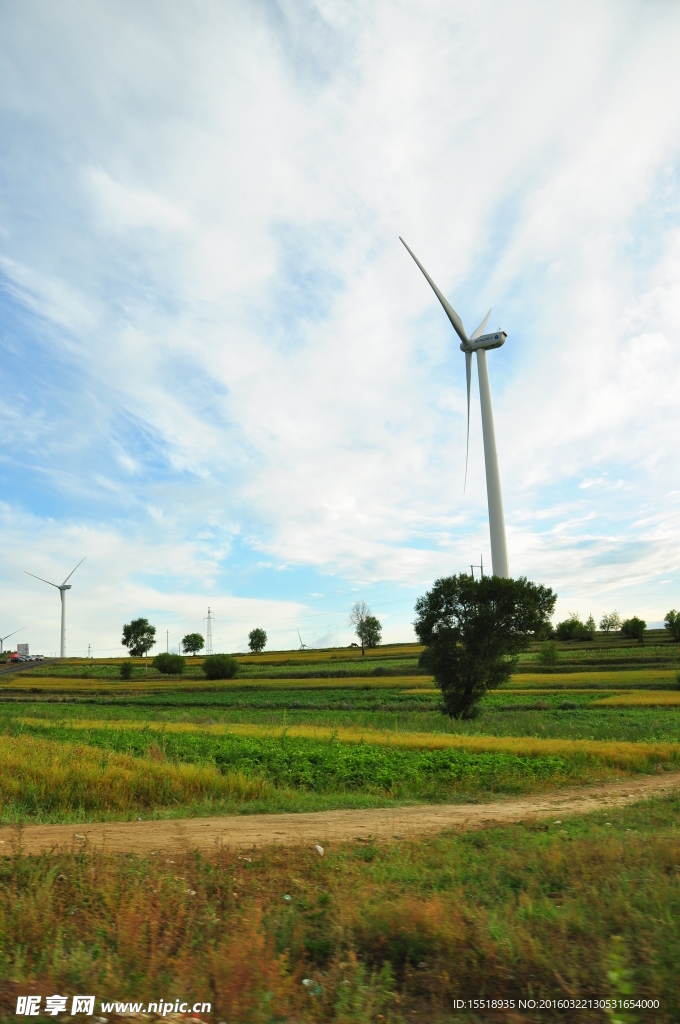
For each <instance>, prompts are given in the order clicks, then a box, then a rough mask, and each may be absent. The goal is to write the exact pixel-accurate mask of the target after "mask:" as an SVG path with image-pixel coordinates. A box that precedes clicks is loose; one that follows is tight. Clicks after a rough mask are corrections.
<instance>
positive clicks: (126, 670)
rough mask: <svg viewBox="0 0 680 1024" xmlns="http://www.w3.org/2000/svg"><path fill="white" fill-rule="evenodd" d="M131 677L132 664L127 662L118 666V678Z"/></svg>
mask: <svg viewBox="0 0 680 1024" xmlns="http://www.w3.org/2000/svg"><path fill="white" fill-rule="evenodd" d="M131 676H132V664H131V663H130V662H129V661H124V662H123V664H122V665H121V666H120V678H121V679H130V677H131Z"/></svg>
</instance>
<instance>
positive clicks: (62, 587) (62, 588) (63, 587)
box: [24, 558, 85, 658]
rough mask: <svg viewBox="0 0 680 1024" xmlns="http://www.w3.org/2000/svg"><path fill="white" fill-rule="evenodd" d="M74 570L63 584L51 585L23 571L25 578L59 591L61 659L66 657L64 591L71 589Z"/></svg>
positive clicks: (40, 577)
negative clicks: (31, 578) (30, 577)
mask: <svg viewBox="0 0 680 1024" xmlns="http://www.w3.org/2000/svg"><path fill="white" fill-rule="evenodd" d="M84 561H85V559H84V558H81V559H80V561H79V562H78V565H77V566H76V569H77V568H78V566H79V565H82V564H83V562H84ZM76 569H74V570H73V571H72V572H70V573H69V574H68V576H67V577H66V579H65V580H64V582H63V583H52V582H50V580H44V579H43V578H42V576H35V575H34V574H33V573H32V572H28V571H27V570H26V569H24V572H25V573H26V575H27V576H33V579H34V580H40V582H41V583H49V585H50V586H51V587H56V588H57V590H58V591H59V594H60V596H61V654H60V655H59V656H60V657H61V658H65V657H66V591H67V590H70V589H71V584H70V583H69V582H68V581H69V580H70V579H71V576H73V573H74V572H75V571H76Z"/></svg>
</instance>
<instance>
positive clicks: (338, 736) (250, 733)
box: [17, 718, 680, 766]
mask: <svg viewBox="0 0 680 1024" xmlns="http://www.w3.org/2000/svg"><path fill="white" fill-rule="evenodd" d="M17 721H21V722H23V723H24V724H26V725H30V726H34V727H42V728H45V729H49V728H51V727H54V726H59V727H61V728H64V727H66V728H72V729H74V730H77V729H116V730H119V729H134V730H135V731H144V730H148V731H149V732H153V733H161V732H166V733H183V732H184V733H187V732H203V733H208V734H211V735H216V736H226V735H232V736H244V737H262V738H265V737H280V736H284V735H285V736H289V737H291V738H293V739H306V740H326V741H330V740H332V741H334V742H336V743H370V744H374V745H376V746H384V747H399V748H404V747H406V748H411V749H415V750H444V749H456V750H465V751H468V752H470V753H488V752H498V753H506V754H513V755H515V756H517V757H545V756H550V755H552V756H557V757H565V758H573V757H579V756H580V757H589V758H595V759H597V760H598V761H601V762H603V763H606V764H616V765H622V766H634V765H636V764H641V763H643V762H647V761H654V762H655V763H665V762H671V761H676V760H678V759H680V743H631V742H627V741H623V740H622V741H619V740H570V739H553V738H538V737H532V736H481V735H477V736H467V735H466V736H462V735H459V734H455V733H426V732H398V731H394V732H393V731H389V730H378V729H366V728H360V727H354V726H347V727H338V728H330V727H328V726H315V725H294V726H264V725H251V724H245V723H243V724H241V723H221V724H213V725H197V724H194V723H190V722H160V721H141V720H124V719H119V720H114V721H111V720H109V721H107V720H105V719H79V720H73V719H69V720H62V721H55V720H49V719H41V718H22V719H17Z"/></svg>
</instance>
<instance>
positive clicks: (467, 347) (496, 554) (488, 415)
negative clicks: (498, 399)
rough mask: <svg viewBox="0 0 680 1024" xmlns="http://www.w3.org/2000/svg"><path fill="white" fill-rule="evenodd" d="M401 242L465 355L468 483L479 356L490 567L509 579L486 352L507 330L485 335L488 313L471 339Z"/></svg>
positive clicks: (434, 285)
mask: <svg viewBox="0 0 680 1024" xmlns="http://www.w3.org/2000/svg"><path fill="white" fill-rule="evenodd" d="M399 241H400V242H401V243H402V244H403V245H404V247H405V248H406V250H407V251H408V252H409V253H411V256H413V259H414V260H415V261H416V263H417V264H418V266H419V267H420V269H421V270H422V272H423V274H424V275H425V278H426V280H427V281H428V283H429V285H430V287H431V288H432V291H433V292H434V293H435V295H436V296H437V298H438V299H439V301H440V302H441V304H442V306H443V307H444V312H445V313H446V315H447V316H448V318H449V320H450V321H451V324H452V326H453V329H454V331H455V332H456V334H457V335H458V337H459V338H460V348H461V351H462V352H464V353H465V375H466V377H467V446H466V449H465V481H466V483H467V465H468V452H469V449H470V380H471V377H472V353H473V352H476V353H477V376H478V377H479V401H480V404H481V406H482V435H483V437H484V463H485V465H486V497H487V503H488V506H489V533H490V535H491V567H492V572H493V574H494V576H503V577H504V578H505V579H507V578H508V576H509V571H508V546H507V543H506V539H505V518H504V516H503V497H502V495H501V478H500V475H499V472H498V455H497V453H496V435H495V433H494V429H493V410H492V408H491V388H490V387H489V371H488V369H487V365H486V352H487V349H490V348H500V347H501V345H503V344H504V343H505V339H506V338H507V334H506V333H505V331H501V330H498V331H494V332H493V333H492V334H484V329H485V327H486V325H487V323H488V320H489V317H490V316H491V310H489V312H488V313H487V314H486V316H485V317H484V319H483V320H482V322H481V324H480V325H479V327H478V328H477V329H476V330H475V331H473V333H472V334H471V335H470V337H469V338H468V336H467V334H466V333H465V328H464V327H463V321H462V320H461V318H460V317H459V316H458V314H457V313H456V311H455V309H454V308H453V306H452V305H451V304H450V303H449V302H448V301H447V300H446V299H445V298H444V296H443V295H442V293H441V292H440V291H439V288H437V285H436V284H435V283H434V281H433V280H432V278H431V277H430V275H429V274H428V272H427V271H426V270H425V267H424V266H423V265H422V263H421V262H420V260H419V259H418V258H417V256H416V255H415V254H414V253H413V252H411V250H410V249H409V247H408V245H406V242H405V241H404V239H403V238H402V237H401V236H399Z"/></svg>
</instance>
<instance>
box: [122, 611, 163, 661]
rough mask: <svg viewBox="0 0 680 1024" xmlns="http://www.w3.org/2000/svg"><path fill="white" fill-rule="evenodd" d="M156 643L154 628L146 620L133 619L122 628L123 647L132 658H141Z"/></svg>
mask: <svg viewBox="0 0 680 1024" xmlns="http://www.w3.org/2000/svg"><path fill="white" fill-rule="evenodd" d="M155 642H156V627H155V626H152V625H151V623H150V622H149V620H148V619H133V620H132V622H128V623H126V624H125V625H124V626H123V639H122V640H121V643H122V645H123V647H127V649H128V650H129V652H130V657H132V658H142V657H144V655H145V654H146V653H147V652H148V651H150V650H151V648H152V647H153V645H154V644H155Z"/></svg>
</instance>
